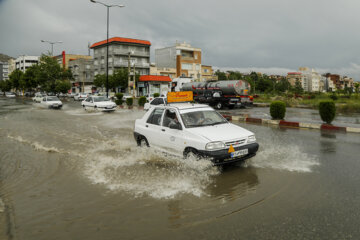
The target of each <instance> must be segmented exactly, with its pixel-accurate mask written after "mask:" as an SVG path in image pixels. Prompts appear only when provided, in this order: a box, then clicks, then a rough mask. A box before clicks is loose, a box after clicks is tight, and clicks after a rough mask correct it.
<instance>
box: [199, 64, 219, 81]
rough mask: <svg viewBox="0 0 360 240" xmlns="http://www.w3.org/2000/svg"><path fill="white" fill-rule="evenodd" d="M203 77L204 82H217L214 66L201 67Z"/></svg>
mask: <svg viewBox="0 0 360 240" xmlns="http://www.w3.org/2000/svg"><path fill="white" fill-rule="evenodd" d="M201 77H202V79H201V80H202V81H217V80H218V76H215V75H214V70H213V68H212V66H208V65H201Z"/></svg>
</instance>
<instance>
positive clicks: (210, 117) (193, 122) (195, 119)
mask: <svg viewBox="0 0 360 240" xmlns="http://www.w3.org/2000/svg"><path fill="white" fill-rule="evenodd" d="M181 118H182V120H183V122H184V125H185V127H187V128H192V127H203V126H211V125H217V124H223V123H227V121H226V120H225V119H224V118H223V117H222V116H221V115H220V114H219V113H218V112H216V111H196V112H188V113H183V114H181Z"/></svg>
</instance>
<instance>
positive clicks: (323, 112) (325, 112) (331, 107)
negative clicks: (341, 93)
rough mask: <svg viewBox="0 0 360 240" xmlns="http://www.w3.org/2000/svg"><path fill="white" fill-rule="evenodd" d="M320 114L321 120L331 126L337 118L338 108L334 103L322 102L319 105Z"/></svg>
mask: <svg viewBox="0 0 360 240" xmlns="http://www.w3.org/2000/svg"><path fill="white" fill-rule="evenodd" d="M319 113H320V117H321V119H322V120H323V121H324V122H326V123H327V124H331V122H332V121H333V120H334V118H335V114H336V107H335V103H334V102H333V101H322V102H320V103H319Z"/></svg>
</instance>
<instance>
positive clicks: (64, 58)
mask: <svg viewBox="0 0 360 240" xmlns="http://www.w3.org/2000/svg"><path fill="white" fill-rule="evenodd" d="M54 58H55V59H56V60H57V62H58V63H59V65H60V66H61V67H62V68H65V69H68V67H69V62H70V61H71V60H76V59H92V57H91V56H89V55H79V54H67V53H65V51H62V53H61V55H57V56H54Z"/></svg>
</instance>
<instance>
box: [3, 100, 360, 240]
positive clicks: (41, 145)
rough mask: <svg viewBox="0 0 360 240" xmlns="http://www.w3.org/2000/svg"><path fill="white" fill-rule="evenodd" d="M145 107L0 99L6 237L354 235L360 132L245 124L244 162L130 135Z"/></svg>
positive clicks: (359, 201)
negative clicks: (182, 151) (165, 151)
mask: <svg viewBox="0 0 360 240" xmlns="http://www.w3.org/2000/svg"><path fill="white" fill-rule="evenodd" d="M142 114H143V113H142V112H141V111H138V110H133V111H131V110H118V111H116V112H114V113H110V114H108V113H96V112H93V113H87V112H84V111H83V109H82V108H81V107H80V104H79V103H77V102H71V101H70V102H66V103H65V105H64V108H63V109H62V110H48V109H42V108H39V106H38V104H34V103H32V102H30V101H28V100H21V99H5V98H0V198H1V199H2V202H3V203H4V204H3V207H2V204H1V202H0V239H37V240H38V239H169V238H171V239H359V238H360V230H359V224H358V219H359V217H360V216H359V215H360V188H359V183H360V174H359V170H360V157H359V153H360V150H359V146H360V136H359V135H358V134H349V133H347V134H344V133H329V132H320V131H318V130H298V129H279V128H272V127H265V126H259V125H251V124H239V125H240V126H242V127H245V128H247V129H249V130H251V131H253V132H255V134H256V136H257V139H258V142H259V144H260V150H259V152H258V155H257V156H256V157H255V158H253V159H251V160H249V161H248V162H247V163H246V164H244V165H239V166H231V167H226V168H223V169H219V168H216V167H212V166H211V165H210V164H209V163H208V162H206V161H185V160H183V159H176V158H171V157H166V156H164V155H162V154H161V153H158V152H155V151H153V150H152V149H139V148H137V147H136V146H135V145H136V144H135V141H134V140H133V135H132V128H133V124H134V120H135V119H136V118H138V117H141V116H142Z"/></svg>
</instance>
